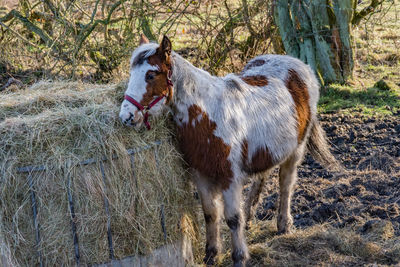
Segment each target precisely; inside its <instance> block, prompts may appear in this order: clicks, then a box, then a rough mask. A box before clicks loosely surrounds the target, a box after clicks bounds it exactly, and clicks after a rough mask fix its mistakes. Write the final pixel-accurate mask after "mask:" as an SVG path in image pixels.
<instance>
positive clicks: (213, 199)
mask: <svg viewBox="0 0 400 267" xmlns="http://www.w3.org/2000/svg"><path fill="white" fill-rule="evenodd" d="M194 180H195V183H196V186H197V191H198V192H199V195H200V199H201V204H202V207H203V212H204V219H205V222H206V239H207V241H206V251H205V252H206V255H205V257H204V263H205V264H206V265H207V266H210V265H214V264H215V257H216V256H217V255H218V253H219V252H220V250H221V244H220V243H221V242H220V233H219V221H220V219H221V192H220V191H218V190H216V188H215V186H212V184H210V183H209V181H208V180H207V178H205V177H203V176H201V175H199V174H197V175H195V176H194Z"/></svg>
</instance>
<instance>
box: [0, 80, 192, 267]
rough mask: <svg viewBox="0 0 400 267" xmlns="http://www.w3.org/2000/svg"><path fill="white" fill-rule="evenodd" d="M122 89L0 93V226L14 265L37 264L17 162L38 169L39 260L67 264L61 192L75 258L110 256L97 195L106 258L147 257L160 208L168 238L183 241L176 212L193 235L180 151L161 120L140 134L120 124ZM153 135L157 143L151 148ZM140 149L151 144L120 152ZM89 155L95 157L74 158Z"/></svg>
mask: <svg viewBox="0 0 400 267" xmlns="http://www.w3.org/2000/svg"><path fill="white" fill-rule="evenodd" d="M125 86H126V85H125V84H123V83H122V84H119V85H89V84H83V83H78V82H73V83H65V82H54V83H51V82H40V83H37V84H35V85H33V86H32V87H30V88H28V89H26V90H24V91H20V92H13V93H8V94H4V95H1V96H0V134H1V139H0V164H1V165H0V173H1V176H0V212H1V213H0V215H2V216H0V218H1V220H0V225H1V227H0V230H1V234H2V235H3V237H4V240H5V243H6V244H8V245H9V251H10V253H11V255H12V256H13V257H14V259H15V261H16V262H17V263H18V264H20V265H29V266H32V265H36V264H37V263H38V256H37V249H36V248H35V244H36V242H35V227H34V225H33V221H32V217H33V211H32V206H31V199H30V198H31V191H30V190H29V189H30V188H29V185H28V182H27V174H26V173H19V172H17V168H19V167H21V166H26V165H40V166H43V167H44V168H45V169H46V171H35V172H31V178H32V183H33V189H34V190H33V191H34V193H35V195H36V202H37V206H38V214H37V220H38V222H39V224H40V225H39V230H40V234H41V242H40V244H39V248H38V249H39V251H40V253H41V255H42V258H43V261H44V263H45V264H46V265H49V266H54V265H74V264H75V254H74V244H73V236H72V232H71V214H70V205H69V202H68V197H67V189H68V188H70V189H71V194H72V196H73V198H74V206H75V207H74V208H75V213H76V218H75V220H74V221H75V223H76V226H77V236H78V238H79V250H80V262H81V263H83V264H94V263H102V262H106V261H108V259H109V246H108V241H107V230H108V228H107V220H108V216H107V214H106V212H105V208H104V203H105V199H104V197H105V196H106V198H107V200H108V202H109V209H110V216H111V221H110V222H111V224H110V226H111V232H112V238H113V246H114V255H115V258H122V257H126V256H130V255H134V254H148V253H149V252H151V251H152V250H153V249H155V248H157V247H160V246H161V245H164V244H165V243H166V241H165V240H164V234H163V231H162V229H161V225H160V210H161V207H163V211H164V215H165V226H166V232H167V243H170V242H172V241H176V240H180V239H181V238H182V235H183V234H182V229H181V228H182V227H181V226H180V224H181V223H180V220H181V219H182V217H185V218H188V219H186V220H185V221H186V222H185V227H184V228H185V231H187V232H190V233H189V234H191V237H192V238H194V237H195V236H196V234H194V233H196V231H195V229H196V227H197V223H196V218H195V212H194V207H196V205H194V202H193V201H194V200H193V197H192V194H191V190H190V183H189V181H188V178H187V175H186V171H185V168H184V167H183V165H182V160H181V157H180V155H179V153H178V152H177V151H176V150H175V146H174V145H172V144H171V142H172V141H170V140H169V139H168V138H169V137H170V136H171V133H170V130H169V127H168V120H167V119H166V118H161V119H159V120H157V121H153V122H152V127H153V129H152V130H151V131H143V132H141V133H137V132H136V131H134V130H132V129H128V128H126V127H123V126H122V125H121V123H120V122H119V120H118V112H119V106H120V103H121V101H122V98H123V91H124V90H125ZM158 140H162V143H161V144H160V145H154V143H155V142H156V141H158ZM146 146H150V147H152V148H151V149H147V150H143V151H141V152H140V153H135V154H134V157H130V155H129V154H128V153H127V149H128V148H143V147H146ZM103 157H106V158H107V159H108V160H106V161H101V160H100V159H102V158H103ZM112 157H114V158H116V157H118V158H117V159H114V160H110V159H111V158H112ZM90 158H93V159H95V160H96V163H94V164H90V165H80V164H79V163H81V162H82V161H84V160H87V159H90ZM100 162H102V164H103V168H104V170H105V181H104V180H103V176H102V172H101V167H102V166H100ZM132 162H133V165H134V167H133V168H132ZM69 181H70V183H71V185H70V186H68V182H69ZM188 222H189V223H188ZM188 225H189V226H188ZM1 234H0V236H1Z"/></svg>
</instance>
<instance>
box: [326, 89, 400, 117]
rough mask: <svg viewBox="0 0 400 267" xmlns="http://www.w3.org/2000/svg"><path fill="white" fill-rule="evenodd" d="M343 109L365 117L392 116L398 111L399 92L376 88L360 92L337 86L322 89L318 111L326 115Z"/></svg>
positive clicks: (399, 104)
mask: <svg viewBox="0 0 400 267" xmlns="http://www.w3.org/2000/svg"><path fill="white" fill-rule="evenodd" d="M343 109H347V110H348V111H352V110H357V111H359V112H361V113H364V114H365V115H394V114H397V113H398V112H399V111H400V90H399V89H397V88H396V89H390V90H382V89H380V88H378V87H370V88H367V89H365V90H362V89H358V88H354V87H351V86H343V85H338V84H334V85H330V86H329V87H326V88H324V89H323V90H322V92H321V97H320V101H319V106H318V111H319V112H321V113H327V112H336V111H339V110H343Z"/></svg>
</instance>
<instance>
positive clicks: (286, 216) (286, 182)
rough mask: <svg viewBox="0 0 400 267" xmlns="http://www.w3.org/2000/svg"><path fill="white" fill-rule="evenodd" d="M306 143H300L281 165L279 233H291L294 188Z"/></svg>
mask: <svg viewBox="0 0 400 267" xmlns="http://www.w3.org/2000/svg"><path fill="white" fill-rule="evenodd" d="M304 148H305V143H303V144H302V145H300V146H299V147H298V148H297V149H296V150H295V152H294V153H293V154H292V155H291V156H290V157H289V158H288V159H287V160H286V161H285V162H284V163H282V164H281V165H280V170H279V188H280V200H279V210H278V221H277V224H278V233H279V234H283V233H290V232H291V227H292V225H293V218H292V216H291V215H290V202H291V198H292V193H293V188H294V185H295V183H296V179H297V165H299V164H300V162H301V160H302V158H303V155H304Z"/></svg>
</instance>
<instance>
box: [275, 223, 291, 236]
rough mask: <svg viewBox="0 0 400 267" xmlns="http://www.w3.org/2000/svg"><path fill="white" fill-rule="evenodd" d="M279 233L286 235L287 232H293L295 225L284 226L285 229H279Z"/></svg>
mask: <svg viewBox="0 0 400 267" xmlns="http://www.w3.org/2000/svg"><path fill="white" fill-rule="evenodd" d="M276 234H277V235H286V234H293V226H292V225H291V226H287V227H284V228H283V229H280V230H278V232H277V233H276Z"/></svg>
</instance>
